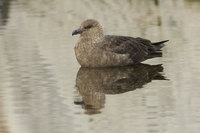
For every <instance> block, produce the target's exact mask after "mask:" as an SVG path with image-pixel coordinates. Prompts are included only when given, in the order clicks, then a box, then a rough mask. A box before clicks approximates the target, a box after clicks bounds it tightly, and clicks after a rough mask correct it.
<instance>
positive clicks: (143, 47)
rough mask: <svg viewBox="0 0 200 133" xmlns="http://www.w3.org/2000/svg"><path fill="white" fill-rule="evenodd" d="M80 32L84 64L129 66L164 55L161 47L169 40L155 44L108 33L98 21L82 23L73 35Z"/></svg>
mask: <svg viewBox="0 0 200 133" xmlns="http://www.w3.org/2000/svg"><path fill="white" fill-rule="evenodd" d="M76 34H80V36H79V39H78V42H77V43H76V45H75V48H74V50H75V54H76V58H77V60H78V62H79V64H80V65H81V66H82V67H113V66H128V65H133V64H137V63H140V62H142V61H144V60H146V59H150V58H154V57H161V56H162V51H161V48H162V47H163V46H164V43H165V42H167V41H168V40H165V41H161V42H155V43H152V42H151V41H150V40H147V39H143V38H139V37H138V38H133V37H129V36H115V35H104V34H103V29H102V27H101V25H100V24H99V22H98V21H96V20H93V19H88V20H85V21H83V22H82V24H81V26H80V28H79V29H77V30H74V31H73V32H72V35H76Z"/></svg>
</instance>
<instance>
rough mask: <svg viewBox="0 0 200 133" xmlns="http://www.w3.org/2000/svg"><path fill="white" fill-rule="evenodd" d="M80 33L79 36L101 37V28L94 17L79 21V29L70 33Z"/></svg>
mask: <svg viewBox="0 0 200 133" xmlns="http://www.w3.org/2000/svg"><path fill="white" fill-rule="evenodd" d="M77 34H80V36H81V37H87V38H94V39H95V38H101V37H103V30H102V27H101V25H100V24H99V22H98V21H96V20H94V19H87V20H85V21H83V22H82V23H81V26H80V28H79V29H76V30H74V31H73V32H72V35H77Z"/></svg>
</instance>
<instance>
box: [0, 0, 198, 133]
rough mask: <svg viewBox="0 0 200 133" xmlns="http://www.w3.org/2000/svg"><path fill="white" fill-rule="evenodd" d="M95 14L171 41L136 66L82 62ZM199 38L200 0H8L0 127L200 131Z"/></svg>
mask: <svg viewBox="0 0 200 133" xmlns="http://www.w3.org/2000/svg"><path fill="white" fill-rule="evenodd" d="M88 18H92V19H97V20H98V21H99V22H100V23H101V24H102V26H103V29H104V33H105V34H113V35H127V36H133V37H143V38H147V39H150V40H151V41H160V40H165V39H168V40H170V41H169V42H168V43H167V44H166V46H165V47H164V48H163V57H162V58H156V59H151V60H148V61H145V62H143V63H144V64H143V65H140V66H136V67H134V68H133V67H131V68H121V69H117V68H116V69H109V68H108V69H80V65H79V64H78V62H77V61H76V58H75V54H74V50H73V48H74V45H75V43H76V41H77V39H78V36H73V37H72V36H71V33H72V31H73V30H74V29H76V28H78V27H79V26H80V23H81V22H82V21H84V20H85V19H88ZM199 42H200V0H0V73H1V74H0V133H80V132H81V133H122V132H123V133H131V132H139V133H199V131H200V114H199V112H200V89H199V86H200V82H199V81H200V77H199V74H200V69H199V65H200V63H199V62H200V45H199ZM145 64H148V65H145ZM158 64H163V65H162V66H161V65H158Z"/></svg>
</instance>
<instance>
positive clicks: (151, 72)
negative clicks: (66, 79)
mask: <svg viewBox="0 0 200 133" xmlns="http://www.w3.org/2000/svg"><path fill="white" fill-rule="evenodd" d="M162 71H163V67H162V66H161V65H160V64H159V65H147V64H137V65H135V66H129V67H118V68H80V69H79V71H78V74H77V77H76V87H77V89H78V92H79V95H80V96H81V97H82V101H75V104H80V105H81V106H82V107H83V108H84V109H85V110H86V112H85V113H87V114H97V113H100V109H101V108H103V107H104V104H105V94H120V93H124V92H128V91H133V90H135V89H137V88H142V86H143V85H144V84H146V83H149V82H151V81H152V80H165V77H164V76H163V75H162V74H161V73H160V72H162Z"/></svg>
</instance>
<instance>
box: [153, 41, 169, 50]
mask: <svg viewBox="0 0 200 133" xmlns="http://www.w3.org/2000/svg"><path fill="white" fill-rule="evenodd" d="M168 41H169V40H164V41H161V42H154V43H152V45H154V46H156V47H157V48H158V50H160V49H161V48H162V47H164V46H165V44H164V43H165V42H168Z"/></svg>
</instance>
